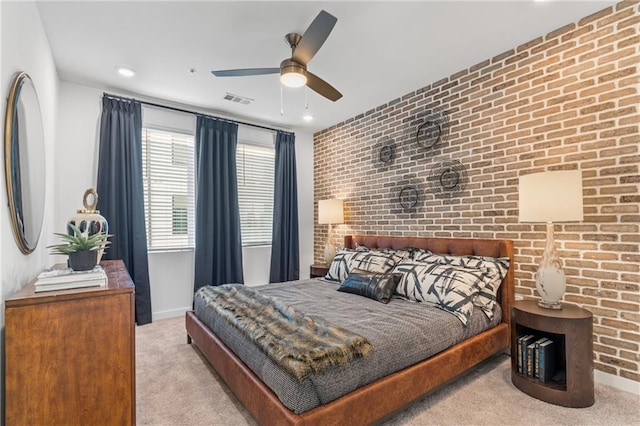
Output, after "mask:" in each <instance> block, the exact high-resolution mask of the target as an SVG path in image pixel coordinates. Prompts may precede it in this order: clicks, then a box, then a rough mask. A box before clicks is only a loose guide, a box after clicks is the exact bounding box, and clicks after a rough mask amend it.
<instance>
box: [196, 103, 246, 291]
mask: <svg viewBox="0 0 640 426" xmlns="http://www.w3.org/2000/svg"><path fill="white" fill-rule="evenodd" d="M237 144H238V125H237V124H235V123H231V122H228V121H224V120H216V119H214V118H211V117H203V116H198V118H197V122H196V248H195V274H194V285H193V290H194V292H195V291H196V290H198V289H199V288H200V287H202V286H205V285H221V284H227V283H243V282H244V278H243V275H242V237H241V235H240V209H239V207H238V183H237V181H238V177H237V174H236V149H237Z"/></svg>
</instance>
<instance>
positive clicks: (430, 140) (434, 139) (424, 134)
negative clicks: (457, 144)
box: [415, 120, 442, 149]
mask: <svg viewBox="0 0 640 426" xmlns="http://www.w3.org/2000/svg"><path fill="white" fill-rule="evenodd" d="M441 137H442V126H441V125H440V123H438V122H436V121H431V120H426V121H425V122H423V123H422V124H420V125H419V126H418V130H416V136H415V140H416V143H417V144H418V146H419V147H421V148H425V149H431V148H433V147H434V146H436V145H437V144H438V142H440V138H441Z"/></svg>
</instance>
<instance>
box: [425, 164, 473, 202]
mask: <svg viewBox="0 0 640 426" xmlns="http://www.w3.org/2000/svg"><path fill="white" fill-rule="evenodd" d="M467 180H468V176H467V169H466V167H465V166H464V165H463V164H462V163H461V162H459V161H458V160H445V161H442V162H440V163H437V164H435V165H434V166H433V167H432V168H431V171H430V173H429V177H428V178H427V182H428V184H429V188H430V190H431V192H432V193H433V195H435V196H436V197H438V198H449V197H454V196H456V195H458V194H460V193H461V192H462V191H463V190H464V188H465V186H466V185H467Z"/></svg>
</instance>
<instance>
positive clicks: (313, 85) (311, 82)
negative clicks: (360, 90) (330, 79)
mask: <svg viewBox="0 0 640 426" xmlns="http://www.w3.org/2000/svg"><path fill="white" fill-rule="evenodd" d="M307 87H309V89H311V90H313V91H315V92H316V93H318V94H319V95H322V96H324V97H325V98H327V99H329V100H331V101H333V102H335V101H337V100H338V99H340V98H341V97H342V93H340V92H338V91H337V90H336V89H335V88H334V87H333V86H332V85H330V84H329V83H327V82H326V81H324V80H323V79H321V78H320V77H318V76H317V75H315V74H313V73H310V72H309V71H307Z"/></svg>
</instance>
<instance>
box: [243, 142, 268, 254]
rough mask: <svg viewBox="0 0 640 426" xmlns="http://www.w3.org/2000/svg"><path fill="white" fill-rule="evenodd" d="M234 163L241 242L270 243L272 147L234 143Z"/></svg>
mask: <svg viewBox="0 0 640 426" xmlns="http://www.w3.org/2000/svg"><path fill="white" fill-rule="evenodd" d="M236 166H237V172H238V204H239V207H240V226H241V229H242V245H244V246H251V245H264V244H271V230H272V223H273V185H274V182H273V179H274V168H275V149H274V148H273V147H272V146H261V145H252V144H248V143H242V142H238V148H237V152H236Z"/></svg>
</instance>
